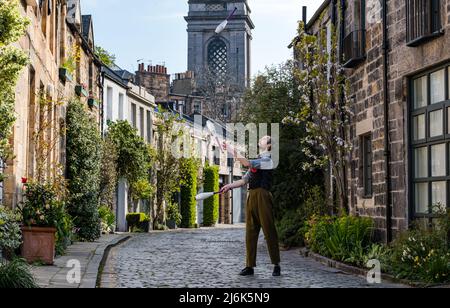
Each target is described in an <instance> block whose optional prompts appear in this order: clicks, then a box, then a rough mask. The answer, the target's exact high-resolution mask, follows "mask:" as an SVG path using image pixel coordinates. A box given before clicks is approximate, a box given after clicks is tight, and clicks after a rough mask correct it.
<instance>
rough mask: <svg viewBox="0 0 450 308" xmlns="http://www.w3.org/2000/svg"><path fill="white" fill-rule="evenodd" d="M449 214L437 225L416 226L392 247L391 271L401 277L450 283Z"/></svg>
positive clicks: (388, 261)
mask: <svg viewBox="0 0 450 308" xmlns="http://www.w3.org/2000/svg"><path fill="white" fill-rule="evenodd" d="M449 222H450V216H449V214H445V215H444V214H442V216H441V218H440V219H439V222H438V224H437V225H436V226H434V227H433V228H424V227H422V226H419V225H417V226H415V227H414V228H413V229H411V230H409V231H407V232H404V233H403V234H402V235H401V236H400V237H399V238H398V239H397V240H396V241H395V242H394V243H393V244H392V245H391V247H390V254H389V255H390V257H389V258H388V259H387V260H386V261H387V262H386V265H387V269H386V270H387V271H388V272H390V273H392V274H394V275H395V276H397V277H399V278H405V279H409V280H413V281H421V282H426V283H447V282H450V245H449V241H448V238H449V236H448V234H449V230H450V229H449V228H448V226H449Z"/></svg>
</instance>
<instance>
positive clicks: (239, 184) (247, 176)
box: [220, 171, 251, 194]
mask: <svg viewBox="0 0 450 308" xmlns="http://www.w3.org/2000/svg"><path fill="white" fill-rule="evenodd" d="M250 176H251V174H250V171H248V172H247V173H246V174H245V175H244V177H243V178H242V180H239V181H236V182H234V183H231V184H228V185H225V186H224V187H222V189H221V190H220V193H221V194H226V193H227V192H229V191H230V190H233V189H235V188H239V187H243V186H245V185H247V184H248V182H249V181H250Z"/></svg>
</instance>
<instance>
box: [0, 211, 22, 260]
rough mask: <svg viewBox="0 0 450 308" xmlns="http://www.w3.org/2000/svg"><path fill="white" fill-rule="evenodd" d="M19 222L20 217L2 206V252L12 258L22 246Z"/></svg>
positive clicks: (0, 225) (0, 221)
mask: <svg viewBox="0 0 450 308" xmlns="http://www.w3.org/2000/svg"><path fill="white" fill-rule="evenodd" d="M19 221H20V217H19V215H17V214H15V213H14V212H13V211H11V210H8V209H7V208H4V207H3V206H0V250H3V251H4V252H6V255H8V256H12V255H13V253H14V251H15V250H16V249H17V248H19V246H20V244H22V232H21V231H20V226H19ZM0 257H1V256H0Z"/></svg>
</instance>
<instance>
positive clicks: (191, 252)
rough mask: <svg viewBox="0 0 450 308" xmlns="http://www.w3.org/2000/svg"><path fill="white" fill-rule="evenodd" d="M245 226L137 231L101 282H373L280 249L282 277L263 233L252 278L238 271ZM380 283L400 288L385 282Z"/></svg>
mask: <svg viewBox="0 0 450 308" xmlns="http://www.w3.org/2000/svg"><path fill="white" fill-rule="evenodd" d="M244 234H245V229H244V228H243V227H242V226H239V227H237V228H229V227H228V228H216V229H199V230H180V231H169V232H152V233H150V234H140V235H136V236H133V238H132V239H130V240H128V241H127V242H126V243H124V244H122V245H120V246H117V247H115V248H113V249H112V250H111V251H110V254H109V258H108V260H107V262H106V265H105V268H104V271H103V275H102V282H101V287H105V288H114V287H119V288H158V287H181V288H184V287H189V288H205V287H208V288H266V287H267V288H269V287H270V288H271V287H274V288H297V287H299V288H316V287H317V288H322V287H337V288H342V287H345V288H347V287H348V288H356V287H362V288H365V287H373V286H372V285H369V284H368V283H367V282H366V280H365V279H364V278H361V277H356V276H352V275H346V274H344V273H342V272H341V271H339V270H336V269H331V268H328V267H325V266H323V265H321V264H319V263H317V262H315V261H313V260H311V259H308V258H303V257H302V256H300V254H299V251H298V250H290V251H282V254H281V257H282V270H283V273H282V276H281V277H277V278H274V277H272V275H271V274H272V265H271V264H270V260H269V256H268V253H267V249H266V245H265V242H264V238H263V236H261V238H260V242H259V248H258V267H257V268H256V269H255V270H256V275H255V276H254V277H240V276H238V275H237V273H238V272H239V271H240V270H241V269H242V268H243V265H244V260H245V245H244ZM376 287H398V285H393V284H382V285H378V286H376Z"/></svg>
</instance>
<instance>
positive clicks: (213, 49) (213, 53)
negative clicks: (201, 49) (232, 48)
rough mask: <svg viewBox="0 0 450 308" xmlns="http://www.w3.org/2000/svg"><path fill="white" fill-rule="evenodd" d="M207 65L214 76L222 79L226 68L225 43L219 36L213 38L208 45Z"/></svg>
mask: <svg viewBox="0 0 450 308" xmlns="http://www.w3.org/2000/svg"><path fill="white" fill-rule="evenodd" d="M208 67H209V70H210V71H211V73H212V74H213V75H214V77H216V78H218V79H219V80H222V81H223V80H224V79H225V77H226V75H227V70H228V51H227V45H226V44H225V42H224V41H223V40H222V39H220V38H215V39H214V40H213V41H212V42H211V43H209V45H208Z"/></svg>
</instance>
